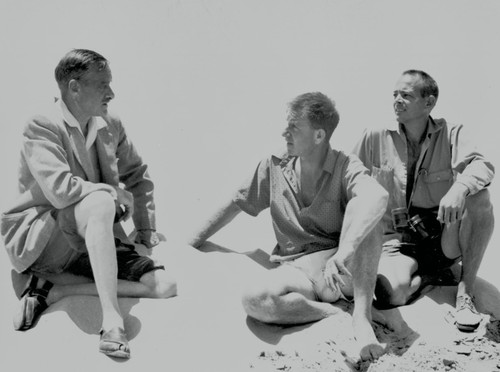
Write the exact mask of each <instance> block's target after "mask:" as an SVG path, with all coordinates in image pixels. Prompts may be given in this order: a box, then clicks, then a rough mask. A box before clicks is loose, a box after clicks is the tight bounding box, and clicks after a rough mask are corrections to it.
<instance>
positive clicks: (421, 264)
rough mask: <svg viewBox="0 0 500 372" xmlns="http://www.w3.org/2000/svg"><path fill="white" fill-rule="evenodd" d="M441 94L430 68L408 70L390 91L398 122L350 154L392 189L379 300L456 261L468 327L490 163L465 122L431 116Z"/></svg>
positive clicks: (488, 226) (485, 236)
mask: <svg viewBox="0 0 500 372" xmlns="http://www.w3.org/2000/svg"><path fill="white" fill-rule="evenodd" d="M438 94H439V90H438V87H437V84H436V82H435V81H434V79H432V78H431V77H430V76H429V75H428V74H427V73H425V72H423V71H419V70H408V71H405V72H404V73H403V74H402V76H401V78H400V79H399V80H398V82H397V84H396V87H395V90H394V111H395V114H396V118H397V123H395V124H396V125H395V126H394V127H393V128H389V129H382V130H367V131H366V132H365V133H364V135H363V137H362V139H361V141H360V142H359V143H358V144H357V146H356V148H355V150H354V153H355V154H356V155H358V157H359V158H360V159H361V160H362V161H363V163H364V164H365V166H366V167H367V168H368V169H369V170H371V174H372V176H373V177H374V178H375V179H377V181H378V182H379V183H380V184H381V185H382V186H384V187H385V188H386V190H387V191H388V192H389V195H390V198H389V204H388V207H387V210H386V213H385V215H384V217H383V218H382V222H383V227H384V248H383V253H382V258H381V261H380V268H379V278H378V283H377V288H376V295H377V302H376V303H377V304H378V305H379V306H386V307H390V306H398V305H404V304H407V303H411V302H412V301H413V300H415V298H417V297H418V295H419V294H420V291H421V290H422V288H423V287H424V286H425V285H426V282H425V278H428V277H429V275H430V276H432V275H433V274H439V272H440V271H441V270H443V269H446V268H447V267H450V266H451V265H453V264H454V263H455V262H457V261H460V260H461V261H462V274H461V278H460V280H459V284H458V292H457V298H456V313H455V319H456V324H457V327H458V328H459V329H461V330H464V331H470V330H473V329H475V328H476V327H477V326H478V325H479V322H480V319H481V317H480V316H479V314H478V313H477V311H476V309H475V306H474V302H473V300H474V297H473V285H474V281H475V278H476V275H477V271H478V269H479V266H480V263H481V260H482V257H483V254H484V251H485V249H486V247H487V245H488V242H489V239H490V237H491V234H492V231H493V225H494V222H493V213H492V206H491V203H490V200H489V193H488V190H487V189H486V187H487V186H488V185H489V184H490V182H491V180H492V179H493V175H494V168H493V166H492V165H491V163H490V162H488V161H487V160H486V159H485V158H484V156H483V155H481V154H480V153H479V152H477V150H476V149H475V148H474V147H473V146H472V144H471V143H470V138H469V136H467V135H466V134H465V133H464V132H465V130H464V127H463V126H462V125H453V124H450V123H447V122H446V121H445V120H444V119H433V118H432V117H431V116H430V112H431V111H432V109H433V108H434V106H435V104H436V101H437V98H438ZM422 226H425V227H422ZM423 279H424V280H423Z"/></svg>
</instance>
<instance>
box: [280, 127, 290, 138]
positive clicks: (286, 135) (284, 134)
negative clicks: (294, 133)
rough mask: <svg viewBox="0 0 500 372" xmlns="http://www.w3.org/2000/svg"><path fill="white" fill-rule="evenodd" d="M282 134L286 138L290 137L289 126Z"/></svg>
mask: <svg viewBox="0 0 500 372" xmlns="http://www.w3.org/2000/svg"><path fill="white" fill-rule="evenodd" d="M281 135H282V136H283V137H285V138H286V137H288V136H289V135H290V132H289V131H288V128H285V129H284V130H283V133H281Z"/></svg>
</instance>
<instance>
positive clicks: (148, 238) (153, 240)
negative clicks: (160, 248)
mask: <svg viewBox="0 0 500 372" xmlns="http://www.w3.org/2000/svg"><path fill="white" fill-rule="evenodd" d="M135 242H136V243H138V244H144V245H145V246H146V247H147V248H153V247H154V246H157V245H158V244H159V243H160V237H159V236H158V233H157V232H156V231H155V230H151V229H144V230H137V235H136V236H135Z"/></svg>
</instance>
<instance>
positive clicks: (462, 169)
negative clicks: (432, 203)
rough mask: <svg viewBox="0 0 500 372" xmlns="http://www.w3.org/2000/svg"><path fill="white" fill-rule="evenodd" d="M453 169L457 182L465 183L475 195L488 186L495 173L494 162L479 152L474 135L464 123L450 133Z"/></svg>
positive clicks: (471, 193)
mask: <svg viewBox="0 0 500 372" xmlns="http://www.w3.org/2000/svg"><path fill="white" fill-rule="evenodd" d="M450 141H451V151H452V164H451V165H452V169H453V172H454V173H455V176H456V179H455V182H458V183H461V184H463V185H465V186H466V187H467V188H468V189H469V192H470V195H474V194H476V193H477V192H479V191H481V190H482V189H484V188H485V187H487V186H488V185H489V184H490V183H491V181H492V180H493V177H494V175H495V168H494V166H493V164H492V163H491V162H490V161H489V160H487V159H486V158H485V157H484V155H483V154H482V153H480V152H479V150H478V149H477V146H476V145H475V142H474V136H473V135H472V134H471V133H469V131H467V130H466V129H465V128H464V127H463V126H462V125H458V126H456V127H453V128H452V130H451V133H450Z"/></svg>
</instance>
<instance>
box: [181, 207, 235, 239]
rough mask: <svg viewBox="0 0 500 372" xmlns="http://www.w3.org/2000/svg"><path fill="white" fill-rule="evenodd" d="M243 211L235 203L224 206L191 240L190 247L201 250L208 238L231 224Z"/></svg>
mask: <svg viewBox="0 0 500 372" xmlns="http://www.w3.org/2000/svg"><path fill="white" fill-rule="evenodd" d="M240 212H241V209H240V208H239V207H238V205H236V203H235V202H234V201H232V200H231V201H229V203H226V204H224V205H223V206H222V207H221V208H220V209H219V210H218V211H217V212H216V213H215V214H214V215H213V216H212V217H211V218H209V219H208V221H207V222H206V224H205V225H203V226H202V227H201V228H200V230H199V231H198V232H197V233H195V235H194V236H193V237H192V238H191V239H190V241H189V245H192V246H193V247H195V248H199V247H200V246H201V245H202V244H203V243H204V242H205V241H206V240H207V239H208V238H210V237H211V236H212V235H214V234H215V233H216V232H217V231H219V230H220V229H222V228H223V227H224V226H226V225H227V224H229V223H230V222H231V221H232V220H233V219H234V218H235V217H236V216H237V215H238V214H239V213H240Z"/></svg>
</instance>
